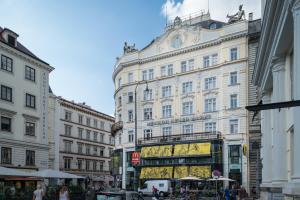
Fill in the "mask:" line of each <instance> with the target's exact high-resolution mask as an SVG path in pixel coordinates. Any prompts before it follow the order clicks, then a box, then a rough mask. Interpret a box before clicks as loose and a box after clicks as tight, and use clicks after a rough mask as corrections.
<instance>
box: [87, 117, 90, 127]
mask: <svg viewBox="0 0 300 200" xmlns="http://www.w3.org/2000/svg"><path fill="white" fill-rule="evenodd" d="M86 125H87V126H91V118H89V117H87V118H86Z"/></svg>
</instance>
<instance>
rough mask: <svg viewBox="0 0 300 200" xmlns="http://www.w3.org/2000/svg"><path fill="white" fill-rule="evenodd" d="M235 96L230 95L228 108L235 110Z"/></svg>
mask: <svg viewBox="0 0 300 200" xmlns="http://www.w3.org/2000/svg"><path fill="white" fill-rule="evenodd" d="M237 104H238V101H237V94H232V95H230V108H237V106H238V105H237Z"/></svg>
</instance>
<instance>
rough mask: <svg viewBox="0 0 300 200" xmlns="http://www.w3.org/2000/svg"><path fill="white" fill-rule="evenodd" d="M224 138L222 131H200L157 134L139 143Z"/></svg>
mask: <svg viewBox="0 0 300 200" xmlns="http://www.w3.org/2000/svg"><path fill="white" fill-rule="evenodd" d="M218 139H222V137H221V133H220V132H201V133H200V132H199V133H190V134H180V135H170V136H157V137H151V138H142V139H138V145H139V146H143V145H150V144H174V143H182V142H189V141H207V140H218Z"/></svg>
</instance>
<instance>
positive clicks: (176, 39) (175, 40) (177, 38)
mask: <svg viewBox="0 0 300 200" xmlns="http://www.w3.org/2000/svg"><path fill="white" fill-rule="evenodd" d="M181 45H182V39H181V36H180V35H175V36H174V37H173V40H172V47H173V48H179V47H180V46H181Z"/></svg>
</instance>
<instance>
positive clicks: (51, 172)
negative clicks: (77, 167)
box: [30, 169, 85, 179]
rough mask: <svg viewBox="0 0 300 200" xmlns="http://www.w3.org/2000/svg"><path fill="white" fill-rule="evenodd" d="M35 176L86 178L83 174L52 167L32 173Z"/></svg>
mask: <svg viewBox="0 0 300 200" xmlns="http://www.w3.org/2000/svg"><path fill="white" fill-rule="evenodd" d="M30 175H31V176H34V177H43V178H70V179H85V177H83V176H77V175H74V174H69V173H65V172H61V171H56V170H52V169H45V170H42V171H38V172H33V173H30Z"/></svg>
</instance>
